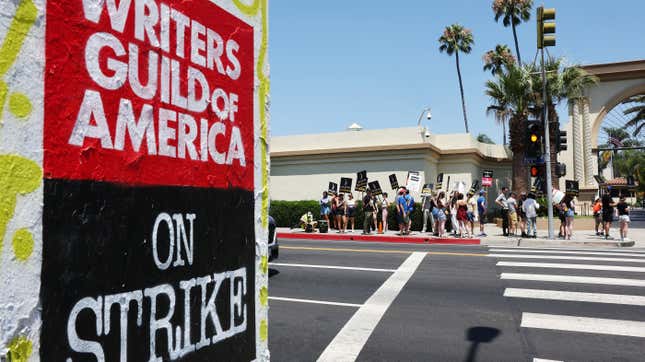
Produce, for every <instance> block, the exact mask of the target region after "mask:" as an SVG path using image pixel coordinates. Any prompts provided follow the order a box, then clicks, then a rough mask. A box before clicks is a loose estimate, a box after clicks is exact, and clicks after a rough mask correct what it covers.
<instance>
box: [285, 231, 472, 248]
mask: <svg viewBox="0 0 645 362" xmlns="http://www.w3.org/2000/svg"><path fill="white" fill-rule="evenodd" d="M277 236H278V238H279V239H301V240H303V239H304V240H332V241H362V242H377V243H415V244H459V245H480V244H481V240H480V239H451V238H430V237H422V236H389V235H382V234H377V235H349V234H328V233H324V234H320V233H315V234H314V233H303V232H299V233H289V232H278V233H277Z"/></svg>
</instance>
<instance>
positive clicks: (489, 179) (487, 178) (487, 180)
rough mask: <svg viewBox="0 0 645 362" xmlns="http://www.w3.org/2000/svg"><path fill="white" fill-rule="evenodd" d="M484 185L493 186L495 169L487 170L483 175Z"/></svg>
mask: <svg viewBox="0 0 645 362" xmlns="http://www.w3.org/2000/svg"><path fill="white" fill-rule="evenodd" d="M482 186H484V187H491V186H493V171H492V170H485V171H484V174H483V176H482Z"/></svg>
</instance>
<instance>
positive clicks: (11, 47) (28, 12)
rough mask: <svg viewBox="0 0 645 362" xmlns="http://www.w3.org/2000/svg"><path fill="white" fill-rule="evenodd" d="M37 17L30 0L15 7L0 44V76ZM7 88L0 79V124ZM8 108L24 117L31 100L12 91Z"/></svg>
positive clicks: (18, 50) (27, 112) (20, 46)
mask: <svg viewBox="0 0 645 362" xmlns="http://www.w3.org/2000/svg"><path fill="white" fill-rule="evenodd" d="M37 17H38V9H37V8H36V6H35V5H34V3H33V1H32V0H22V1H21V2H20V4H19V5H18V8H17V9H16V14H15V15H14V17H13V19H12V21H11V25H9V29H8V30H7V35H6V36H5V39H4V41H3V43H2V46H0V78H2V77H4V75H5V74H6V73H7V71H8V70H9V68H11V66H12V65H13V63H14V62H15V61H16V58H17V57H18V54H19V53H20V49H22V46H23V44H24V42H25V38H26V37H27V33H29V29H31V26H32V25H34V22H35V21H36V18H37ZM8 93H9V89H8V87H7V84H6V83H5V82H4V81H3V80H1V79H0V124H2V111H3V109H4V104H5V100H6V98H7V94H8ZM9 110H10V111H11V113H13V114H14V115H16V116H17V117H21V118H24V117H26V116H28V115H29V113H31V102H30V101H29V99H28V98H27V97H26V96H25V95H23V94H22V93H14V94H12V95H11V98H10V100H9Z"/></svg>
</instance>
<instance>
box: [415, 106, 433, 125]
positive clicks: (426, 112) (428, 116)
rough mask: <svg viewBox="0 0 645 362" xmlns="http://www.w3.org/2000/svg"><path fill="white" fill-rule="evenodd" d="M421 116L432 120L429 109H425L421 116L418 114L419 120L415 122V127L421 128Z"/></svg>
mask: <svg viewBox="0 0 645 362" xmlns="http://www.w3.org/2000/svg"><path fill="white" fill-rule="evenodd" d="M423 115H425V116H426V118H427V119H428V120H430V119H431V118H432V114H431V113H430V107H425V108H424V109H423V111H421V114H419V120H418V121H417V126H421V119H423Z"/></svg>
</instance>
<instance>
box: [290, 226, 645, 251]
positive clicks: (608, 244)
mask: <svg viewBox="0 0 645 362" xmlns="http://www.w3.org/2000/svg"><path fill="white" fill-rule="evenodd" d="M632 224H635V225H636V226H637V227H632V228H630V229H629V241H625V242H621V241H620V239H619V233H618V228H617V223H615V225H614V227H612V229H611V230H610V236H612V237H614V239H613V240H611V239H610V240H605V238H604V237H602V236H596V234H595V232H594V231H593V230H575V228H574V231H573V237H572V240H564V239H557V233H558V229H557V227H558V226H559V223H556V225H555V235H556V239H555V240H549V239H547V231H546V230H539V229H538V237H537V238H536V239H533V238H521V237H519V236H509V237H505V236H503V235H502V229H501V228H498V227H497V226H496V225H495V224H486V225H485V228H484V231H485V232H486V234H487V236H485V237H479V236H477V235H478V234H479V225H476V227H475V237H474V238H472V239H459V238H454V237H452V236H447V237H443V238H438V237H434V236H432V235H430V234H429V233H422V232H419V231H413V232H412V234H410V235H405V236H400V235H398V231H393V230H388V231H387V232H386V233H385V234H375V233H373V234H371V235H362V234H361V233H362V230H355V231H354V232H353V233H352V232H347V233H344V234H339V233H338V232H337V231H336V230H330V232H329V233H319V232H318V231H317V230H316V232H313V233H305V232H304V231H303V230H302V229H289V228H282V227H279V228H277V233H278V238H279V239H309V240H345V241H346V240H353V241H360V242H390V243H392V242H394V243H420V244H461V245H479V244H481V245H491V246H527V247H529V246H534V247H548V246H575V247H580V246H584V247H603V248H620V247H635V248H645V222H634V223H632Z"/></svg>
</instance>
